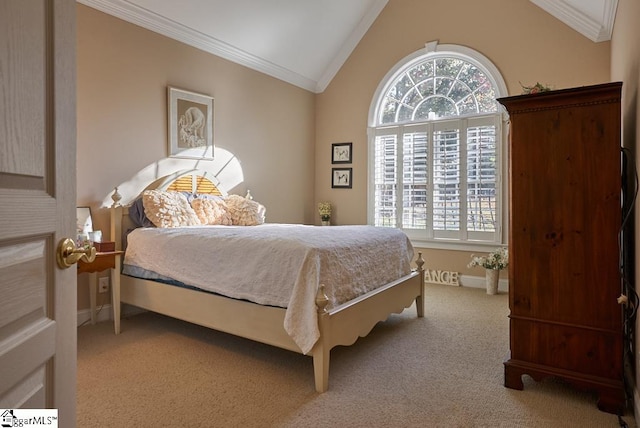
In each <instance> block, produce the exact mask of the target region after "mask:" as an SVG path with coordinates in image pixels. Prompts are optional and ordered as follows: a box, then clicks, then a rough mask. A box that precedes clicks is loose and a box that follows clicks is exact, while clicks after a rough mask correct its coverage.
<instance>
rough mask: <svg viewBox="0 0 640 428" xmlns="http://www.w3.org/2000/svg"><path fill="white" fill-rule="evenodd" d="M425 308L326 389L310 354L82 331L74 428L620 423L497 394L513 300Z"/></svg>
mask: <svg viewBox="0 0 640 428" xmlns="http://www.w3.org/2000/svg"><path fill="white" fill-rule="evenodd" d="M427 300H428V302H427V308H426V316H425V318H417V317H416V313H415V308H409V309H407V310H405V311H404V312H403V313H402V314H399V315H393V316H391V317H390V318H389V319H388V320H387V321H386V322H383V323H379V324H378V325H377V326H376V327H375V328H374V330H373V331H372V332H371V334H369V336H367V337H365V338H361V339H359V340H358V341H357V342H356V343H355V344H354V345H353V346H350V347H338V348H335V349H334V350H333V351H332V352H331V368H330V375H329V391H328V392H326V393H324V394H317V393H316V392H315V390H314V382H313V365H312V360H311V358H310V357H306V356H302V355H299V354H296V353H293V352H289V351H285V350H281V349H277V348H274V347H271V346H268V345H262V344H259V343H255V342H252V341H249V340H245V339H241V338H238V337H234V336H230V335H227V334H224V333H220V332H216V331H212V330H208V329H206V328H203V327H198V326H195V325H192V324H188V323H185V322H181V321H177V320H173V319H170V318H166V317H163V316H160V315H156V314H151V313H143V314H140V315H136V316H133V317H131V318H130V319H127V320H124V321H123V323H122V333H121V334H120V335H118V336H116V335H114V334H113V325H112V323H108V322H107V323H100V324H97V325H94V326H92V325H87V326H83V327H80V328H79V329H78V427H79V428H88V427H123V426H132V427H133V426H135V427H174V426H178V427H338V426H339V427H367V428H377V427H447V428H451V427H465V428H466V427H491V428H495V427H505V428H506V427H509V428H511V427H517V428H529V427H530V428H545V427H576V428H577V427H580V428H587V427H594V428H603V427H617V426H620V425H619V423H618V417H617V416H615V415H611V414H608V413H604V412H601V411H599V410H598V409H597V407H596V396H595V395H593V394H589V393H584V392H578V391H576V390H574V389H573V388H571V387H569V386H568V385H565V384H563V383H562V382H560V381H556V380H546V381H543V382H539V383H538V382H534V381H533V380H532V379H531V378H529V377H528V376H525V377H524V382H525V388H524V391H515V390H511V389H507V388H505V387H504V386H503V365H502V362H503V361H504V359H505V357H506V356H507V354H508V346H509V345H508V319H507V315H508V313H509V310H508V296H507V294H504V293H502V294H499V295H496V296H490V295H487V294H486V293H485V292H484V290H481V289H474V288H462V287H451V286H445V285H428V286H427ZM623 420H624V421H625V422H626V423H627V424H628V425H629V427H635V426H636V424H635V421H634V418H633V416H632V413H629V412H628V414H627V415H625V416H624V417H623Z"/></svg>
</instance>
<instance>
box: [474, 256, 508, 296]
mask: <svg viewBox="0 0 640 428" xmlns="http://www.w3.org/2000/svg"><path fill="white" fill-rule="evenodd" d="M476 266H481V267H483V268H485V269H486V270H485V278H486V286H487V294H496V293H497V292H498V279H499V277H500V271H501V270H502V269H506V268H507V266H509V250H507V249H506V248H502V247H501V248H498V249H497V250H494V251H492V252H490V253H489V254H487V255H486V256H482V257H479V256H476V255H474V254H471V261H470V262H469V264H468V265H467V267H470V268H472V267H476Z"/></svg>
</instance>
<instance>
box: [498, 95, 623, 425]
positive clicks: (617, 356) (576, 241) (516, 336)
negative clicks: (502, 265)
mask: <svg viewBox="0 0 640 428" xmlns="http://www.w3.org/2000/svg"><path fill="white" fill-rule="evenodd" d="M621 88H622V83H608V84H602V85H595V86H588V87H581V88H573V89H563V90H556V91H550V92H543V93H538V94H532V95H520V96H513V97H507V98H501V99H499V100H498V101H499V102H500V103H501V104H502V105H504V106H505V107H506V109H507V111H508V113H509V121H510V126H509V141H510V143H509V158H510V165H509V180H510V181H509V186H510V191H509V194H510V195H509V207H510V213H509V215H510V220H509V258H510V260H509V309H510V315H509V323H510V351H511V354H510V357H509V358H508V360H507V361H506V362H505V363H504V366H505V380H504V383H505V386H506V387H509V388H515V389H523V382H522V375H525V374H526V375H529V376H531V377H532V378H533V379H534V380H536V381H539V380H541V379H543V378H545V377H548V376H553V377H556V378H560V379H563V380H565V381H566V382H568V383H570V384H572V385H574V386H576V387H579V388H581V389H586V390H593V391H597V393H598V407H599V408H600V409H601V410H603V411H607V412H611V413H620V412H621V411H622V409H623V407H624V401H625V394H624V385H623V326H622V317H623V311H622V308H621V307H620V305H619V304H618V302H617V298H618V297H619V296H620V293H621V274H620V269H619V266H620V263H619V253H620V251H619V244H618V235H619V229H620V226H621V222H622V208H621V199H622V197H621V182H622V179H621V103H620V96H621Z"/></svg>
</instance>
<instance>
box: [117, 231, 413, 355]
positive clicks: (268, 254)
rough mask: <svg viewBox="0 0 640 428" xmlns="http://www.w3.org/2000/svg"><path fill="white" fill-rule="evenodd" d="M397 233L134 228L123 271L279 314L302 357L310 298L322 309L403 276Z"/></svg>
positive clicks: (405, 243) (312, 338) (404, 257)
mask: <svg viewBox="0 0 640 428" xmlns="http://www.w3.org/2000/svg"><path fill="white" fill-rule="evenodd" d="M412 258H413V247H412V246H411V243H410V241H409V239H408V238H407V236H406V235H405V234H404V233H403V232H402V231H400V230H397V229H391V228H376V227H372V226H330V227H318V226H304V225H288V224H263V225H260V226H206V227H200V226H193V227H182V228H174V229H160V228H141V229H136V230H134V231H133V232H132V233H130V234H129V236H128V246H127V251H126V253H125V259H124V263H125V264H127V265H134V266H138V267H141V268H144V269H147V270H151V271H154V272H156V273H158V274H160V275H164V276H168V277H171V278H173V279H176V280H178V281H181V282H183V283H185V284H188V285H192V286H195V287H197V288H201V289H203V290H208V291H212V292H215V293H219V294H222V295H225V296H228V297H233V298H237V299H245V300H249V301H251V302H255V303H259V304H264V305H272V306H279V307H283V308H287V309H286V315H285V323H284V328H285V330H286V331H287V333H288V334H289V335H290V336H291V337H292V338H293V340H294V341H295V342H296V344H297V345H298V346H299V347H300V349H301V350H302V352H304V353H305V354H306V353H308V352H309V351H311V349H312V347H313V345H314V344H315V342H316V341H317V340H318V337H319V330H318V322H317V313H316V306H315V297H316V290H317V289H318V285H319V284H324V285H325V287H326V294H327V296H328V297H329V301H330V303H329V308H331V307H333V306H336V305H339V304H341V303H344V302H346V301H348V300H351V299H353V298H354V297H357V296H359V295H361V294H364V293H366V292H368V291H371V290H373V289H375V288H377V287H379V286H382V285H384V284H386V283H388V282H391V281H393V280H396V279H398V278H400V277H401V276H404V275H407V274H409V273H410V271H411V268H410V263H411V260H412Z"/></svg>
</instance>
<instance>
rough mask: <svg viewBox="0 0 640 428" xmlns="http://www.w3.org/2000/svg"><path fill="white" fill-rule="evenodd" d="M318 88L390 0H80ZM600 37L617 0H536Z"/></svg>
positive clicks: (586, 32)
mask: <svg viewBox="0 0 640 428" xmlns="http://www.w3.org/2000/svg"><path fill="white" fill-rule="evenodd" d="M77 1H78V2H79V3H82V4H85V5H87V6H90V7H92V8H95V9H97V10H100V11H102V12H105V13H108V14H110V15H113V16H115V17H118V18H121V19H123V20H125V21H129V22H131V23H133V24H136V25H139V26H141V27H144V28H147V29H149V30H151V31H155V32H157V33H160V34H163V35H165V36H167V37H171V38H173V39H176V40H179V41H181V42H183V43H186V44H189V45H192V46H194V47H197V48H199V49H202V50H204V51H207V52H210V53H212V54H214V55H217V56H220V57H223V58H225V59H228V60H230V61H233V62H236V63H239V64H242V65H244V66H247V67H249V68H252V69H255V70H258V71H260V72H263V73H265V74H268V75H270V76H273V77H276V78H278V79H281V80H284V81H286V82H289V83H291V84H293V85H296V86H299V87H301V88H304V89H307V90H309V91H313V92H322V91H324V89H325V88H326V87H327V85H328V84H329V82H331V79H333V77H334V76H335V74H336V73H337V72H338V70H339V69H340V67H342V64H344V62H345V61H346V60H347V58H348V57H349V55H350V54H351V52H352V51H353V49H354V48H355V47H356V45H357V44H358V42H359V41H360V39H361V38H362V36H364V34H365V33H366V32H367V30H368V29H369V27H370V26H371V24H372V23H373V22H374V21H375V19H376V17H377V16H378V14H379V13H380V12H381V11H382V9H383V8H384V7H385V5H386V4H387V2H388V1H389V0H314V1H300V0H181V1H175V0H77ZM530 1H531V2H532V3H534V4H536V5H537V6H539V7H541V8H542V9H544V10H545V11H547V12H549V13H550V14H552V15H553V16H555V17H556V18H558V19H560V20H562V21H563V22H564V23H566V24H567V25H569V26H571V27H572V28H573V29H574V30H576V31H579V32H580V33H582V34H583V35H584V36H586V37H588V38H589V39H591V40H592V41H594V42H601V41H605V40H609V39H610V38H611V33H612V30H613V24H614V20H615V13H616V7H617V3H618V0H530Z"/></svg>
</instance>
